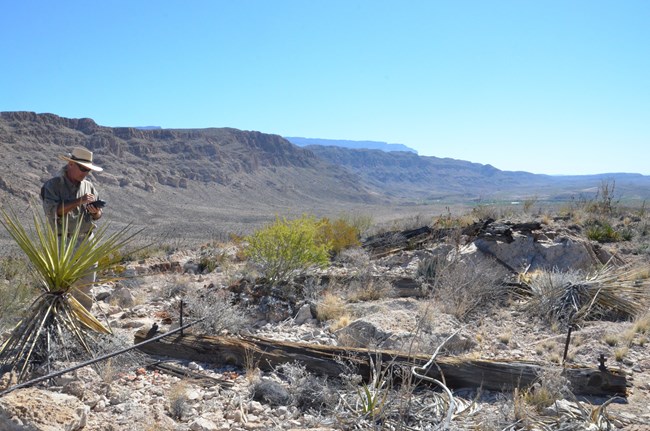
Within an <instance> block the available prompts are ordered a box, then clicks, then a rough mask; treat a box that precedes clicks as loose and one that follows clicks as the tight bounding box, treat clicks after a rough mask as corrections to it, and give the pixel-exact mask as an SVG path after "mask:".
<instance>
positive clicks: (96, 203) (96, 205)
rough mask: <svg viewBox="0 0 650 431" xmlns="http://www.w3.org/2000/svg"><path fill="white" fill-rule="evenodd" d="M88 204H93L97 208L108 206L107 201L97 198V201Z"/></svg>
mask: <svg viewBox="0 0 650 431" xmlns="http://www.w3.org/2000/svg"><path fill="white" fill-rule="evenodd" d="M88 205H92V206H94V207H95V208H104V207H105V206H106V201H103V200H99V199H98V200H96V201H95V202H91V203H89V204H88Z"/></svg>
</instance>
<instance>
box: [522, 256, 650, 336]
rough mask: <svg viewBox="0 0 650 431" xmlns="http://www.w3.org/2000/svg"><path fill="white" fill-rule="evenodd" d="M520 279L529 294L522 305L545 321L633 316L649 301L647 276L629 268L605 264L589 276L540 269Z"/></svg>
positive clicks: (568, 321) (563, 321)
mask: <svg viewBox="0 0 650 431" xmlns="http://www.w3.org/2000/svg"><path fill="white" fill-rule="evenodd" d="M522 280H523V284H524V285H525V286H527V287H528V292H527V293H528V294H529V295H530V298H529V299H528V301H527V302H526V305H525V308H526V309H527V310H529V311H530V312H532V313H533V314H536V315H538V316H540V317H542V318H544V319H545V320H546V321H548V322H549V323H553V322H559V323H565V324H566V323H570V322H577V321H580V320H594V319H602V318H610V319H634V318H635V317H637V316H639V315H640V314H641V313H642V312H643V310H646V309H647V304H648V302H649V301H650V294H649V293H648V292H649V288H650V279H642V278H640V277H639V276H638V270H636V269H635V268H633V267H615V266H613V265H605V266H604V267H602V268H601V269H600V270H598V271H596V272H595V273H593V274H591V275H583V274H581V273H580V272H575V271H574V272H571V271H570V272H562V271H558V270H553V271H548V272H545V271H540V272H538V273H535V276H534V277H530V278H529V279H528V281H526V280H525V279H523V278H522ZM525 293H526V292H524V294H525Z"/></svg>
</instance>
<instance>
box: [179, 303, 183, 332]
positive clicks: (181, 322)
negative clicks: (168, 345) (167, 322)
mask: <svg viewBox="0 0 650 431" xmlns="http://www.w3.org/2000/svg"><path fill="white" fill-rule="evenodd" d="M180 317H181V318H180V322H179V326H180V327H181V337H182V336H183V300H182V299H181V316H180Z"/></svg>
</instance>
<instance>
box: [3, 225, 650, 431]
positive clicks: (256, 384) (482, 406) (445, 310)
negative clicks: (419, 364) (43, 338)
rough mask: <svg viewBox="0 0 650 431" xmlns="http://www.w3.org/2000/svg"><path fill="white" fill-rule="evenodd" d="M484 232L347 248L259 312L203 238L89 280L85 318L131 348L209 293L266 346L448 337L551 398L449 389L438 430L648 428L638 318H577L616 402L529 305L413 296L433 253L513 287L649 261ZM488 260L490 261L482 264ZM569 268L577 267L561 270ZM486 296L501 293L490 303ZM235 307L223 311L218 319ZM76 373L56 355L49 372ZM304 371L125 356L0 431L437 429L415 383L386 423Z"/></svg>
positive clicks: (524, 231) (517, 229)
mask: <svg viewBox="0 0 650 431" xmlns="http://www.w3.org/2000/svg"><path fill="white" fill-rule="evenodd" d="M490 226H491V229H483V230H482V231H480V232H479V231H475V232H466V233H465V235H464V236H457V237H452V236H447V237H443V238H440V235H438V236H436V235H433V234H428V236H427V235H424V236H423V237H420V238H419V240H418V241H415V242H413V241H412V242H411V243H410V246H409V247H401V246H399V244H400V243H399V241H398V242H397V243H393V245H395V244H397V246H396V247H393V249H391V250H390V252H387V251H386V250H379V249H374V250H373V249H371V248H369V247H367V248H366V249H365V250H357V251H353V252H349V253H347V254H345V256H343V257H341V258H339V259H337V260H336V262H335V263H334V264H333V265H332V266H331V267H330V268H328V269H327V270H325V271H324V272H321V273H314V274H312V277H310V278H308V279H307V281H303V282H302V286H303V288H304V297H300V298H297V299H295V300H287V299H286V298H274V299H273V301H271V302H267V303H265V304H266V308H264V309H263V307H260V302H256V300H254V298H252V297H250V296H247V294H249V293H250V290H246V289H241V288H234V287H233V286H241V284H242V283H241V280H243V279H251V275H250V272H249V271H250V270H249V269H248V268H247V267H246V263H245V262H242V261H240V260H239V259H238V258H237V255H238V254H237V247H235V246H234V245H232V244H208V245H206V246H204V247H202V248H200V249H187V250H176V251H174V252H171V253H168V254H164V255H158V256H149V257H146V258H143V259H141V260H139V261H134V262H130V263H128V264H127V265H126V267H125V268H123V270H124V272H123V273H122V275H123V276H126V278H125V279H123V280H121V281H115V282H108V283H103V284H101V285H99V286H97V287H95V290H94V294H95V298H96V300H97V302H96V305H95V306H94V308H93V311H94V313H95V314H96V315H100V316H105V319H106V321H107V322H108V325H110V327H111V328H112V330H113V331H114V333H115V338H116V339H121V340H125V341H124V343H125V344H129V343H130V342H132V340H133V336H134V334H135V332H136V331H138V330H141V329H145V330H146V329H148V328H151V327H152V326H153V325H154V324H156V325H158V327H159V329H158V332H159V333H162V332H165V331H169V330H171V329H173V328H175V327H178V325H179V319H178V315H179V302H180V300H181V298H184V297H186V296H187V297H190V296H192V295H195V294H196V293H197V292H199V293H200V294H206V292H213V293H214V292H217V291H219V292H222V293H226V292H228V294H231V293H232V292H233V291H234V292H235V294H236V298H237V299H238V301H239V302H240V304H244V303H245V304H246V305H247V307H246V308H236V309H235V308H233V309H235V310H236V313H241V314H242V315H244V314H245V315H246V318H247V322H248V323H247V324H246V325H245V326H244V327H243V328H242V329H241V330H242V331H245V332H246V333H250V334H255V335H259V336H263V337H267V338H272V339H278V340H288V341H297V342H302V343H315V344H330V345H345V346H353V345H354V346H362V347H369V346H370V347H372V348H381V349H402V350H407V349H414V350H417V351H418V352H419V353H425V354H433V352H434V351H435V350H436V348H437V347H438V346H440V345H442V344H443V342H444V341H445V340H447V339H450V338H449V337H450V335H452V334H456V335H455V336H453V337H452V338H451V339H450V341H448V343H447V344H445V346H444V347H443V349H442V353H441V354H443V355H448V356H458V357H464V358H484V359H503V360H525V361H531V362H535V363H539V364H542V365H544V367H545V369H546V370H547V374H545V375H544V376H543V378H542V382H541V383H540V384H539V387H537V388H536V389H537V391H538V392H537V393H538V394H541V393H543V391H542V389H546V390H548V391H549V392H551V393H552V394H554V396H555V398H557V399H559V401H558V402H556V403H555V404H552V403H551V405H550V406H549V407H545V408H539V409H535V405H534V402H533V400H534V397H533V394H534V391H525V390H522V391H520V392H519V393H514V394H513V393H502V392H490V391H481V390H477V389H476V388H467V389H463V388H456V389H455V391H454V396H455V399H456V402H457V411H456V413H457V414H456V415H455V416H454V417H453V419H452V420H451V422H449V423H448V424H446V425H447V426H446V428H447V429H467V430H469V429H472V430H502V429H566V430H568V429H571V430H582V429H590V430H600V429H626V430H647V429H650V426H649V425H648V424H650V410H649V409H648V406H649V405H650V358H649V356H648V347H647V345H648V344H647V343H648V341H649V337H650V334H649V333H648V332H647V331H648V329H647V328H646V329H645V330H643V326H642V324H641V323H642V322H641V321H640V320H636V321H632V320H620V319H619V320H611V319H610V320H585V321H582V322H580V324H579V325H578V326H576V328H575V330H574V331H573V333H572V338H571V343H570V347H569V350H568V353H567V364H568V365H579V366H590V367H594V368H596V367H597V366H598V358H599V356H600V355H601V354H603V355H604V356H605V357H606V358H607V362H606V364H607V366H608V367H610V368H614V369H618V370H620V371H622V372H624V373H625V375H626V376H627V379H628V383H629V388H628V392H627V394H626V396H625V397H621V398H617V399H609V400H608V399H605V398H598V397H591V398H588V399H580V400H577V399H575V397H572V396H571V393H570V390H569V388H567V387H566V382H565V381H564V380H563V379H562V377H561V375H560V374H561V366H560V364H561V362H562V356H563V349H564V344H565V341H566V335H567V333H566V328H563V327H562V326H561V325H552V324H548V323H545V322H544V321H543V319H541V318H540V317H539V316H535V315H534V313H533V314H531V312H530V310H527V309H526V308H525V307H524V305H525V302H526V300H525V298H523V297H521V296H518V295H512V294H507V293H506V294H503V292H504V290H500V291H498V292H497V291H496V290H495V291H494V292H492V293H490V294H489V295H487V296H485V297H483V298H481V301H482V302H483V303H479V304H475V303H472V302H471V301H468V299H472V298H471V296H472V295H478V294H479V292H480V291H471V292H463V291H462V289H460V288H459V289H460V290H456V291H455V296H454V295H452V296H451V297H449V296H442V295H437V294H436V292H428V293H426V294H422V290H421V289H422V288H423V287H424V288H425V291H426V285H427V282H426V281H422V273H423V271H424V269H423V268H424V263H425V262H430V261H431V259H435V258H437V256H438V257H439V256H446V257H448V256H450V255H453V254H454V253H461V254H462V255H463V261H465V262H474V264H475V265H476V266H474V267H477V268H480V269H481V271H483V273H482V274H481V277H482V278H481V277H479V278H478V280H479V281H480V280H483V281H484V283H483V284H485V285H487V284H490V283H492V281H493V280H494V279H495V277H502V278H503V279H508V280H510V281H512V280H515V281H514V282H512V283H511V286H510V287H512V285H514V284H516V279H514V278H512V277H513V276H514V275H513V271H512V269H513V268H516V269H518V270H520V269H521V268H527V271H526V273H533V271H534V270H535V269H540V268H542V267H556V268H558V267H559V266H560V265H561V264H564V267H563V270H564V271H570V270H572V268H574V267H575V268H580V269H583V270H586V269H588V268H594V267H597V266H598V265H599V264H600V265H602V263H603V262H602V261H603V260H604V261H607V262H610V263H611V262H616V263H617V264H618V265H623V264H625V263H631V262H633V263H634V264H635V265H636V266H639V265H646V266H647V263H648V262H647V255H645V254H643V253H639V249H640V248H639V247H640V245H639V244H631V243H627V244H625V243H617V244H608V245H597V244H594V243H591V242H588V241H584V238H583V235H580V232H576V230H575V228H572V227H571V226H570V223H558V222H557V221H556V222H554V223H545V224H538V225H530V224H525V225H522V224H516V223H510V222H499V223H497V222H495V223H493V224H491V225H490ZM438 233H439V232H438ZM503 235H506V236H505V237H504V236H503ZM395 236H396V234H395V233H393V238H394V237H395ZM397 236H399V235H397ZM506 237H509V238H510V239H508V240H506V239H505V238H506ZM454 242H455V243H454ZM206 256H212V257H215V259H216V256H220V257H219V259H218V263H217V264H216V265H215V268H214V269H212V270H210V271H208V270H205V269H202V267H201V266H200V265H199V262H202V261H205V258H206ZM486 257H489V260H486ZM481 262H488V263H489V265H488V266H487V267H484V266H481ZM567 262H571V265H570V267H569V265H567ZM323 280H326V281H323ZM460 281H464V282H467V279H466V278H465V279H463V280H460V279H459V280H458V282H460ZM452 284H453V283H452ZM468 285H469V284H468ZM474 285H476V283H475V284H474ZM478 285H481V283H478ZM414 286H415V288H414ZM490 286H492V284H490ZM418 291H419V292H420V294H417V292H418ZM483 291H484V290H483ZM368 292H375V293H376V294H375V295H368V294H367V293H368ZM499 292H500V293H499ZM364 293H365V294H366V295H365V296H364V295H363V294H364ZM326 294H334V296H338V297H340V298H344V299H345V305H344V310H345V313H344V315H343V317H341V318H338V319H331V320H322V319H317V318H316V317H319V316H318V313H317V311H318V310H319V308H318V307H319V305H322V304H323V303H324V299H323V298H324V297H325V296H326ZM501 295H502V296H501ZM204 297H205V296H204ZM497 297H498V298H497ZM223 298H228V296H223ZM494 298H497V300H494V301H492V299H494ZM488 303H489V304H488ZM472 304H473V305H472ZM462 307H466V308H467V310H465V308H462ZM269 308H272V309H273V310H272V311H273V312H269ZM646 309H647V305H646ZM230 310H231V309H230V308H227V309H224V311H223V314H224V316H222V317H223V318H225V314H227V313H229V312H230ZM465 311H466V312H465ZM186 312H187V313H188V315H187V319H192V318H193V315H192V310H186ZM231 317H232V316H231ZM240 317H241V316H240ZM346 319H347V320H346ZM646 319H647V314H646ZM361 323H363V324H361ZM359 328H365V330H359ZM368 328H372V331H368V330H367V329H368ZM192 330H193V331H194V332H195V333H198V332H200V331H201V329H199V328H195V329H192ZM233 332H235V331H234V329H233V328H228V327H226V328H222V329H220V330H219V333H220V334H233ZM5 335H6V334H5ZM107 350H111V348H107ZM126 356H128V357H126ZM159 360H163V361H165V362H166V363H168V364H171V365H173V366H174V370H176V372H173V371H170V370H169V369H164V370H161V369H160V368H155V367H151V366H150V365H151V364H152V363H154V362H156V361H159ZM72 364H73V362H58V363H56V364H55V367H58V368H62V367H65V366H70V365H72ZM308 371H309V370H304V369H301V368H300V364H292V365H291V366H287V367H286V369H278V370H276V371H275V372H261V371H259V370H258V369H256V367H255V366H254V364H250V366H248V367H242V368H238V367H233V366H226V365H224V364H218V363H197V362H192V361H189V360H182V359H169V358H152V357H147V356H146V355H143V354H138V355H131V354H130V355H125V358H120V357H118V358H115V359H114V360H109V361H104V362H102V363H100V364H99V366H96V367H93V366H88V367H83V368H80V369H78V370H76V371H73V372H70V373H66V374H64V375H62V376H59V377H56V378H55V379H53V380H51V381H50V382H49V383H48V384H39V385H34V386H33V387H29V388H24V389H17V390H14V391H12V392H10V393H8V394H6V395H3V396H0V429H1V430H7V431H10V430H42V431H45V430H48V431H54V430H86V431H122V430H129V431H134V430H159V431H163V430H170V431H171V430H174V431H186V430H192V431H210V430H294V431H296V430H307V429H309V430H323V431H324V430H346V429H378V430H379V429H403V430H433V429H442V428H444V427H445V417H446V413H447V409H446V407H445V404H444V403H441V401H440V399H441V398H444V396H443V395H444V393H443V392H441V391H438V390H432V389H431V388H423V387H409V388H402V389H401V390H400V389H399V388H395V390H394V391H392V392H391V391H388V390H384V391H383V392H381V391H380V392H381V393H383V394H386V398H382V400H384V401H383V402H381V403H379V404H380V406H379V407H378V408H380V409H381V410H382V412H383V413H384V414H382V415H377V416H375V417H374V418H373V416H372V415H370V414H364V412H363V411H362V410H363V406H364V404H363V403H362V402H361V400H363V391H359V388H363V387H364V386H358V385H357V386H353V380H354V379H353V378H352V377H351V376H348V380H352V381H347V382H346V381H345V379H343V381H340V382H335V381H322V380H320V379H318V378H317V377H315V376H310V375H309V372H308ZM179 372H180V376H179V374H178V373H179ZM183 374H185V375H183ZM11 384H12V381H11V376H10V375H9V374H5V375H4V376H3V385H4V387H7V386H10V385H11ZM0 387H2V386H0ZM308 387H309V388H314V389H317V390H318V393H317V394H316V393H315V392H314V393H312V394H311V399H310V401H311V402H307V400H306V398H305V390H306V388H308ZM366 388H367V386H366ZM383 389H384V388H382V390H383ZM308 394H309V393H308ZM526 397H527V398H526ZM599 406H605V412H606V414H603V415H601V416H600V418H601V420H600V422H597V421H595V420H591V419H590V413H591V412H592V410H593V411H596V410H597V409H598V407H599ZM465 407H466V409H465V410H463V411H462V412H461V411H460V410H461V409H462V408H465ZM580 409H584V410H580ZM569 412H570V413H569ZM596 417H599V416H598V415H597V414H596V415H593V416H591V418H596ZM379 418H381V419H379ZM603 418H606V419H607V420H605V419H603ZM544 423H546V425H544ZM608 427H609V428H608Z"/></svg>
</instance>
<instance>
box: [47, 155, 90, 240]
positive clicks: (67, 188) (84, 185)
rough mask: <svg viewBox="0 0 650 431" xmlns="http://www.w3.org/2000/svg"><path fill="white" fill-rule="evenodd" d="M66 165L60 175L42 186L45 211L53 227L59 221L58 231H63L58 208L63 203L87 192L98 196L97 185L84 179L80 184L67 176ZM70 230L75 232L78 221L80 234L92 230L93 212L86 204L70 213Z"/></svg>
mask: <svg viewBox="0 0 650 431" xmlns="http://www.w3.org/2000/svg"><path fill="white" fill-rule="evenodd" d="M66 168H67V166H66V167H64V168H63V169H62V170H61V173H60V174H59V176H57V177H54V178H52V179H50V180H48V181H46V182H45V184H43V187H42V188H41V198H42V199H43V211H44V212H45V216H46V217H47V219H48V221H49V222H50V223H51V225H52V227H54V226H55V224H54V223H57V225H58V226H57V229H58V232H61V229H62V227H61V217H60V216H58V215H57V210H58V208H60V207H61V204H67V203H68V202H72V201H74V200H77V199H79V198H80V197H82V196H83V195H85V194H87V193H92V194H93V195H95V197H97V190H96V189H95V186H93V184H92V183H91V182H90V181H88V180H85V179H84V180H83V181H81V183H79V184H75V183H73V182H72V181H70V180H69V179H68V177H67V176H66ZM67 216H68V232H74V229H75V228H76V226H77V223H81V228H80V231H79V232H80V234H87V233H89V232H91V231H92V230H93V229H94V227H95V224H94V223H93V218H92V216H91V214H90V213H89V212H88V211H86V207H85V205H81V206H79V207H77V208H75V209H73V210H72V211H70V212H69V213H68V214H67Z"/></svg>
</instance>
